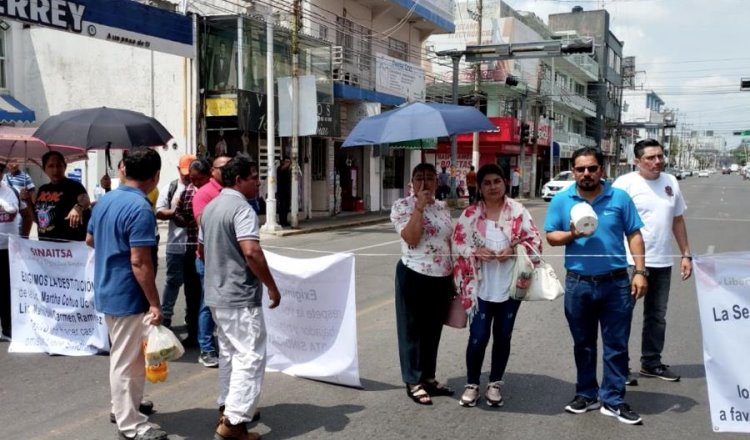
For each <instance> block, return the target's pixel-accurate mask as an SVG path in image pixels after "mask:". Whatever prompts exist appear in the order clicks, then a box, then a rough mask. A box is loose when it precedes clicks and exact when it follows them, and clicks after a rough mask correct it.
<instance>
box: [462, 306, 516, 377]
mask: <svg viewBox="0 0 750 440" xmlns="http://www.w3.org/2000/svg"><path fill="white" fill-rule="evenodd" d="M520 306H521V301H517V300H515V299H508V300H507V301H504V302H501V303H495V302H489V301H485V300H483V299H481V298H477V313H476V314H475V315H474V318H473V319H472V320H471V326H470V327H469V344H468V346H467V347H466V383H470V384H474V385H479V376H480V375H481V374H482V362H484V353H485V351H486V349H487V344H488V343H489V342H490V331H491V332H492V358H491V359H492V362H491V366H490V382H496V381H498V380H503V375H504V374H505V367H506V366H507V365H508V358H509V357H510V338H511V336H512V335H513V325H514V324H515V322H516V316H517V315H518V308H519V307H520ZM493 321H494V322H493Z"/></svg>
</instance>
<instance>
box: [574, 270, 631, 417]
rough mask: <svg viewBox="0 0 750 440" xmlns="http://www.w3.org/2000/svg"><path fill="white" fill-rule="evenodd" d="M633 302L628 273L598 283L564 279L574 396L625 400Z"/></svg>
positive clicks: (615, 402) (614, 402) (610, 401)
mask: <svg viewBox="0 0 750 440" xmlns="http://www.w3.org/2000/svg"><path fill="white" fill-rule="evenodd" d="M634 305H635V300H634V299H633V296H632V295H631V294H630V278H629V277H628V275H627V274H624V275H623V276H622V277H618V278H615V279H613V280H608V281H601V282H600V281H585V280H577V279H575V278H571V277H570V276H568V277H566V278H565V317H566V318H567V320H568V326H569V327H570V334H571V336H573V354H574V356H575V362H576V369H577V376H576V395H578V396H583V397H586V398H589V399H595V398H597V397H599V399H601V401H602V402H604V403H606V404H608V405H612V406H616V405H619V404H621V403H623V402H624V399H625V379H626V378H627V377H628V341H629V340H630V322H631V320H632V318H633V306H634ZM598 327H601V332H602V347H603V350H602V351H603V353H602V358H603V365H602V366H603V368H602V382H601V387H599V385H598V381H597V379H596V363H597V338H598V334H599V332H598V330H599V329H598Z"/></svg>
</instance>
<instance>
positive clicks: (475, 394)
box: [458, 384, 479, 408]
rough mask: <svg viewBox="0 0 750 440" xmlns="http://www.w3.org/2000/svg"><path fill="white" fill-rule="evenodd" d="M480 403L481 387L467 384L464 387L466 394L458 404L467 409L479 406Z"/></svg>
mask: <svg viewBox="0 0 750 440" xmlns="http://www.w3.org/2000/svg"><path fill="white" fill-rule="evenodd" d="M477 402H479V385H473V384H467V385H466V386H465V387H464V393H463V395H461V400H459V401H458V404H459V405H461V406H464V407H467V408H471V407H473V406H477Z"/></svg>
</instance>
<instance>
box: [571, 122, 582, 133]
mask: <svg viewBox="0 0 750 440" xmlns="http://www.w3.org/2000/svg"><path fill="white" fill-rule="evenodd" d="M570 131H571V132H572V133H576V134H583V122H582V121H579V120H577V119H571V120H570Z"/></svg>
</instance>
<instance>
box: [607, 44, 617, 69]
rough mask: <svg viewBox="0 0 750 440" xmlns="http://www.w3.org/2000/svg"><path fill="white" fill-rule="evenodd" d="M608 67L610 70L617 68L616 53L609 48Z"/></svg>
mask: <svg viewBox="0 0 750 440" xmlns="http://www.w3.org/2000/svg"><path fill="white" fill-rule="evenodd" d="M607 65H608V66H609V68H610V69H614V68H615V51H614V50H612V48H611V47H610V48H609V51H607Z"/></svg>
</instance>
